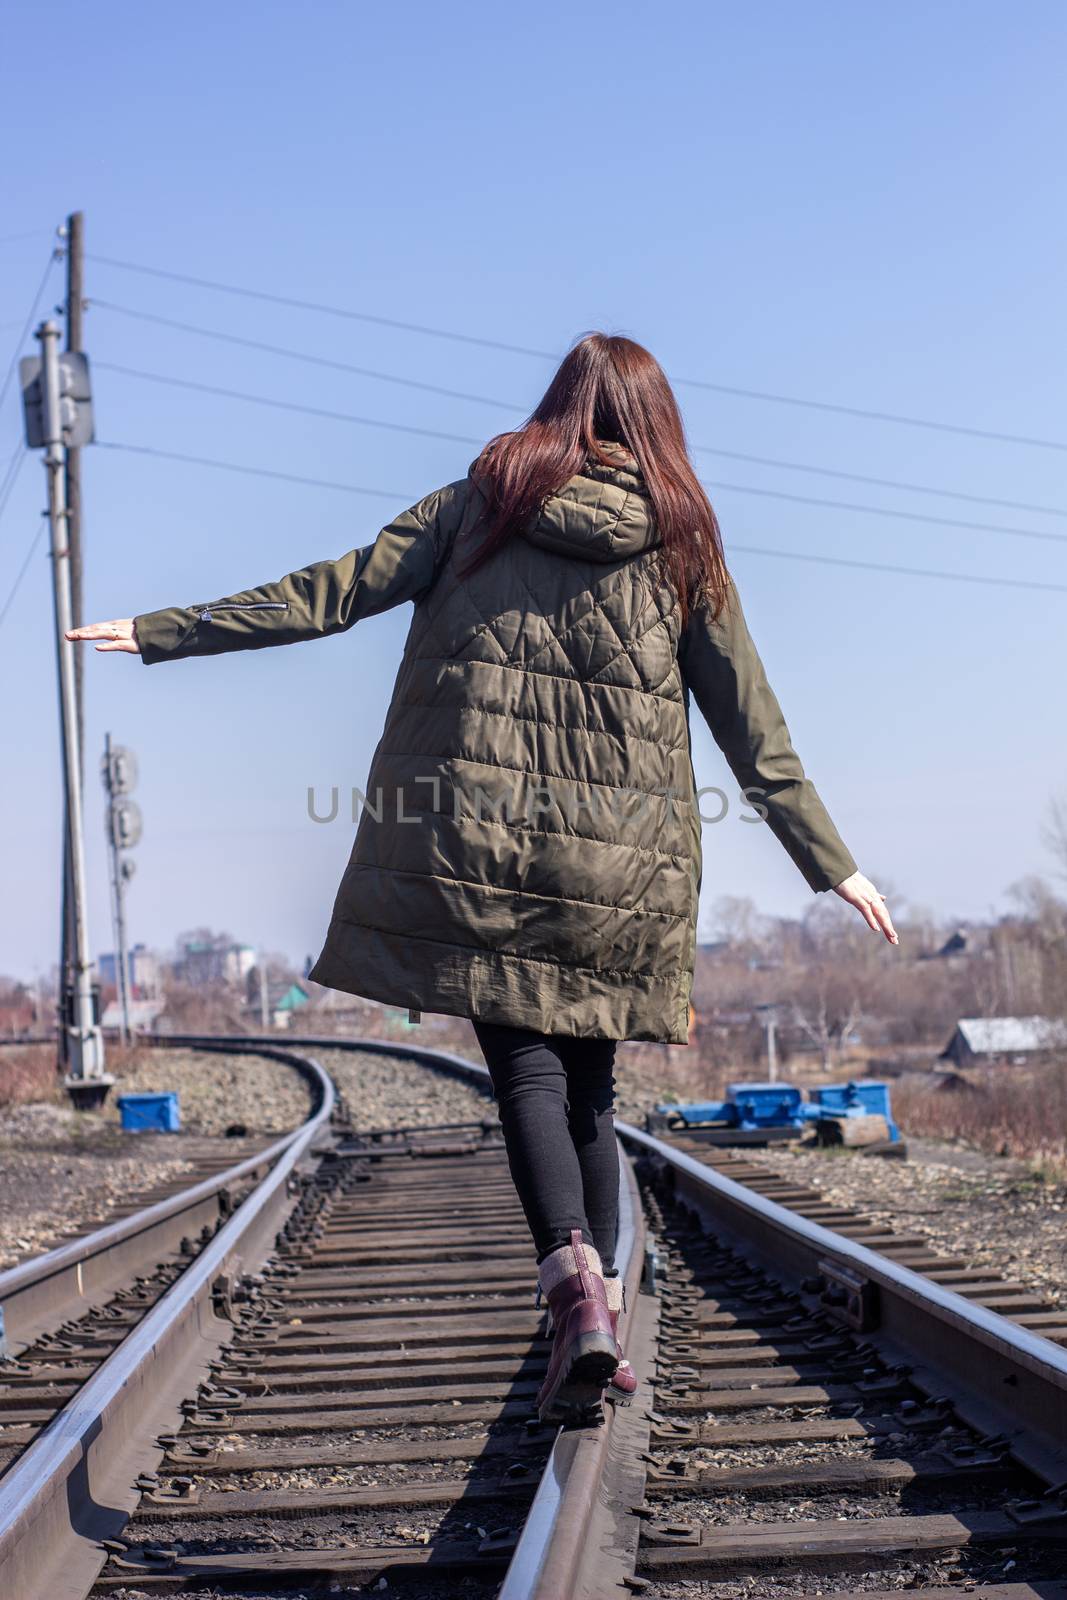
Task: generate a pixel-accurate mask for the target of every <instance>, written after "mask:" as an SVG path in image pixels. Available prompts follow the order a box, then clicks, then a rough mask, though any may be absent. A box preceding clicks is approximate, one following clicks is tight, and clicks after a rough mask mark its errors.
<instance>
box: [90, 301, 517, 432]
mask: <svg viewBox="0 0 1067 1600" xmlns="http://www.w3.org/2000/svg"><path fill="white" fill-rule="evenodd" d="M92 304H93V305H94V306H97V307H99V308H100V310H102V311H116V312H119V313H120V314H121V315H122V316H124V317H136V318H137V320H138V321H139V322H155V323H158V324H159V325H160V326H161V327H164V328H175V329H177V330H178V332H180V333H195V334H198V335H199V336H200V337H201V338H204V339H217V340H219V341H220V342H221V343H222V344H236V345H240V346H241V348H242V349H245V350H262V351H265V352H266V353H267V355H272V356H285V357H286V358H287V359H288V360H290V361H306V362H308V363H309V364H310V365H311V366H315V367H328V368H329V369H330V370H331V371H332V372H350V373H353V374H355V376H356V377H357V378H376V379H377V380H378V382H379V383H395V384H398V385H399V386H400V387H401V388H402V389H420V390H422V392H423V393H424V394H440V395H444V396H445V398H446V399H447V400H471V401H473V402H474V403H475V404H476V405H480V406H495V407H498V408H500V409H503V410H507V411H518V412H520V413H522V412H523V407H522V406H519V405H515V404H513V403H512V402H511V401H510V400H495V399H493V398H492V397H491V396H489V395H484V394H468V393H467V392H466V391H465V390H463V389H447V388H445V387H443V386H442V385H441V384H438V383H424V382H423V380H422V379H421V378H401V377H398V376H397V374H396V373H394V372H381V371H379V370H378V368H377V367H360V366H355V365H354V364H353V363H352V362H350V361H337V360H335V359H334V358H333V357H332V356H315V355H309V354H308V352H307V351H305V350H293V349H291V348H290V347H289V346H288V345H281V344H268V343H267V342H266V341H265V340H263V339H247V338H245V337H244V336H243V335H242V334H239V333H225V332H223V331H222V330H221V329H219V328H201V327H198V326H197V325H196V324H195V323H192V322H179V321H177V320H176V319H175V318H173V317H161V316H157V315H156V314H155V313H154V312H151V311H129V310H127V309H126V308H125V307H123V306H117V305H113V304H112V302H111V301H110V300H97V299H95V298H94V300H93V302H92Z"/></svg>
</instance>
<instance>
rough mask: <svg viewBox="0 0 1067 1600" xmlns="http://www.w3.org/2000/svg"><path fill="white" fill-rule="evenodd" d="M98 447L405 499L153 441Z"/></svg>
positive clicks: (99, 441)
mask: <svg viewBox="0 0 1067 1600" xmlns="http://www.w3.org/2000/svg"><path fill="white" fill-rule="evenodd" d="M95 447H96V448H97V449H102V450H122V451H124V452H125V453H126V454H127V455H137V456H158V457H159V458H160V459H161V460H163V461H180V462H183V463H184V464H185V465H186V466H193V467H216V468H218V469H219V471H221V472H240V473H243V474H244V475H245V476H247V477H250V478H275V479H279V480H280V481H281V482H283V483H299V484H302V485H303V486H304V487H305V488H311V489H337V490H339V491H340V492H341V493H342V494H367V495H375V496H378V497H379V498H381V499H383V500H403V499H404V498H405V495H404V491H403V490H396V489H364V488H361V487H360V486H359V485H358V484H354V483H336V482H334V481H333V480H332V479H330V478H308V477H305V476H303V474H301V473H297V472H281V471H278V470H277V469H276V468H274V467H246V466H242V465H241V464H240V463H239V462H237V461H216V460H215V459H214V458H213V457H211V456H193V455H187V454H185V453H184V452H183V451H179V450H159V449H157V448H156V446H155V445H150V444H120V443H119V442H118V441H117V440H114V439H97V440H96V441H95Z"/></svg>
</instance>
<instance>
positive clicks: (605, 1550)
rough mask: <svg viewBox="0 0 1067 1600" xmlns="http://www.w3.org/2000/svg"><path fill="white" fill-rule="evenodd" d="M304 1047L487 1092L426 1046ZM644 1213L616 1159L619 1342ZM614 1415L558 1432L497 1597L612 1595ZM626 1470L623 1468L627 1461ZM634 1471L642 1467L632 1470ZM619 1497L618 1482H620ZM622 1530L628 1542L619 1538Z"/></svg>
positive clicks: (479, 1077) (618, 1551)
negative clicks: (394, 1059)
mask: <svg viewBox="0 0 1067 1600" xmlns="http://www.w3.org/2000/svg"><path fill="white" fill-rule="evenodd" d="M292 1043H294V1044H299V1045H301V1046H302V1047H303V1048H314V1049H326V1048H331V1049H340V1050H346V1051H348V1050H351V1051H353V1052H355V1051H374V1052H376V1053H378V1054H382V1055H392V1056H398V1057H406V1058H408V1059H411V1060H416V1061H420V1062H422V1063H424V1064H425V1065H426V1066H430V1067H436V1068H438V1069H444V1070H445V1071H448V1072H451V1073H454V1074H455V1075H456V1076H457V1077H463V1078H467V1079H469V1080H471V1081H473V1082H475V1083H477V1084H479V1085H480V1086H481V1087H483V1088H486V1089H488V1087H489V1085H490V1078H489V1072H488V1069H487V1068H486V1067H484V1066H482V1065H481V1064H480V1063H478V1062H475V1061H470V1060H468V1059H467V1058H466V1057H465V1056H461V1055H457V1054H456V1053H455V1052H454V1051H451V1050H435V1049H432V1048H429V1047H427V1046H425V1045H418V1044H414V1043H411V1044H409V1043H408V1042H407V1041H406V1040H404V1041H399V1040H380V1039H344V1040H340V1039H320V1038H299V1039H296V1038H294V1039H293V1040H292ZM644 1241H645V1231H644V1217H643V1213H642V1209H641V1198H640V1195H639V1193H638V1189H637V1183H636V1180H635V1178H634V1176H633V1172H632V1169H631V1166H630V1163H629V1161H628V1160H627V1159H626V1158H625V1155H623V1159H622V1161H621V1163H620V1173H619V1228H618V1234H617V1244H616V1262H617V1264H618V1266H619V1270H620V1273H621V1275H622V1279H623V1284H624V1287H625V1309H624V1311H623V1313H622V1315H621V1317H620V1319H619V1331H620V1336H621V1339H622V1340H623V1341H625V1338H626V1335H627V1333H628V1330H629V1328H630V1326H631V1324H632V1322H633V1319H634V1313H635V1310H636V1307H637V1300H638V1294H639V1292H640V1285H641V1277H642V1273H643V1270H644V1250H645V1242H644ZM619 1431H620V1430H619V1427H618V1425H617V1413H616V1411H615V1408H614V1407H613V1406H610V1405H609V1406H607V1407H605V1418H604V1423H603V1425H602V1426H600V1427H598V1428H582V1429H574V1430H570V1429H560V1430H559V1432H557V1434H556V1438H555V1440H554V1442H553V1445H552V1450H551V1452H550V1454H549V1457H548V1461H547V1462H546V1464H545V1468H544V1471H543V1473H542V1475H541V1480H540V1483H539V1485H538V1489H537V1493H536V1494H535V1496H534V1500H533V1504H532V1505H531V1507H530V1511H529V1513H528V1515H527V1518H526V1521H525V1523H524V1525H523V1530H522V1533H521V1534H520V1536H519V1540H518V1543H517V1545H516V1547H515V1551H514V1554H513V1556H512V1559H511V1562H510V1564H509V1566H508V1570H507V1573H506V1574H505V1577H504V1582H503V1586H502V1588H501V1589H500V1591H499V1594H498V1597H497V1600H561V1597H562V1596H567V1600H594V1597H600V1596H605V1597H606V1596H614V1595H617V1594H618V1593H619V1592H620V1586H621V1584H622V1583H623V1581H624V1579H625V1578H627V1577H629V1576H631V1575H632V1573H633V1552H634V1550H635V1549H636V1524H634V1526H633V1527H631V1528H629V1529H628V1528H627V1524H629V1523H631V1522H632V1521H633V1518H632V1515H631V1507H630V1502H632V1501H640V1499H641V1498H642V1495H641V1492H640V1491H638V1492H636V1493H634V1492H632V1486H631V1485H630V1484H629V1483H627V1485H626V1489H627V1491H628V1492H627V1493H622V1492H619V1493H614V1492H613V1486H612V1483H611V1481H610V1480H611V1478H612V1474H613V1468H614V1467H615V1466H618V1465H621V1462H620V1461H619V1460H618V1459H617V1458H618V1457H622V1456H624V1455H628V1454H632V1452H630V1451H629V1450H628V1448H627V1446H625V1445H624V1446H622V1447H621V1449H619V1450H617V1451H616V1452H613V1450H612V1446H613V1444H614V1443H615V1435H616V1433H617V1432H619ZM627 1465H628V1466H629V1467H630V1469H631V1471H632V1463H627ZM641 1472H642V1475H643V1468H642V1469H641ZM619 1488H620V1491H621V1488H622V1486H621V1485H620V1486H619ZM628 1534H629V1537H628Z"/></svg>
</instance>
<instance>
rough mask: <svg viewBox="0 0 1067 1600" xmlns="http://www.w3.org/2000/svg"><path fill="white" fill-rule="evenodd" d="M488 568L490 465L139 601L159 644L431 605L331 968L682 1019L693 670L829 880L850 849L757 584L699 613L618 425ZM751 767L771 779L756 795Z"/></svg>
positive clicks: (385, 752) (604, 1021)
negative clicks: (748, 614)
mask: <svg viewBox="0 0 1067 1600" xmlns="http://www.w3.org/2000/svg"><path fill="white" fill-rule="evenodd" d="M605 450H606V452H607V453H608V454H609V455H610V457H611V465H605V464H604V463H602V462H599V461H597V460H596V459H594V458H591V459H590V460H589V461H588V462H587V464H586V466H585V467H584V469H583V471H582V472H581V473H580V474H579V475H578V476H577V477H575V478H573V479H572V480H571V481H570V482H569V483H568V484H566V485H565V486H564V487H563V488H562V489H561V490H560V492H559V493H558V494H556V495H553V496H551V497H550V498H549V499H548V500H547V501H546V502H545V505H544V507H543V509H542V510H541V512H540V514H539V515H538V516H536V517H535V518H534V519H533V520H532V522H531V524H530V525H529V527H528V528H527V529H526V530H525V531H524V533H522V534H521V535H517V536H515V537H513V538H512V539H511V540H509V541H508V542H507V543H506V544H505V545H504V546H503V548H502V549H500V550H498V551H497V552H496V553H495V554H494V555H493V556H492V557H491V558H490V560H489V561H487V562H486V563H485V564H484V565H483V566H482V567H481V568H479V569H478V570H477V571H476V572H474V573H473V574H472V575H471V576H470V577H469V578H465V579H464V578H461V577H460V576H459V575H458V573H457V571H456V567H457V563H458V562H459V561H460V559H461V558H462V557H465V556H466V555H468V554H469V553H470V550H471V548H472V545H471V541H474V543H475V544H477V542H478V540H479V539H480V537H481V533H482V529H481V528H480V526H479V524H480V521H481V517H482V514H483V512H484V507H485V502H484V499H483V497H482V495H481V493H480V491H479V489H478V488H477V486H476V484H475V482H474V480H473V479H472V478H471V477H469V476H468V477H467V478H464V479H462V480H460V481H459V482H456V483H452V484H449V485H448V486H447V487H446V488H443V489H439V490H437V491H436V492H435V493H434V494H431V495H429V496H427V498H426V499H424V500H421V501H420V502H419V503H418V505H416V506H413V507H412V508H411V510H409V511H406V512H404V513H403V515H402V516H399V517H398V518H397V519H396V521H394V522H392V523H390V524H389V525H388V526H387V527H386V528H384V529H383V530H382V531H381V533H380V534H379V535H378V537H377V539H375V540H374V542H373V543H371V544H368V545H366V546H364V547H363V548H361V549H356V550H352V551H350V552H349V553H348V554H347V555H345V556H342V557H341V558H340V559H339V560H337V561H321V562H317V563H316V564H315V565H313V566H309V567H304V568H302V569H301V570H300V571H298V572H292V573H290V574H289V575H288V576H287V577H285V578H282V579H280V580H279V581H278V582H277V583H268V584H264V585H263V586H262V587H261V588H257V589H249V590H246V591H244V592H243V593H241V594H237V595H231V596H229V597H227V598H226V599H224V600H216V601H210V602H201V603H199V604H197V605H194V606H189V607H177V608H168V609H166V610H162V611H154V612H150V613H147V614H145V615H142V616H139V617H137V618H136V630H137V639H138V643H139V646H140V650H141V656H142V659H143V660H144V661H145V663H147V664H151V663H154V662H158V661H174V660H179V659H181V658H182V657H184V656H193V655H215V654H220V653H222V652H225V651H230V650H249V649H258V648H261V647H263V646H267V645H278V644H293V643H296V642H297V641H299V640H304V639H319V638H325V637H326V636H327V635H330V634H334V633H340V632H343V631H344V630H345V629H346V628H350V627H351V626H352V625H353V623H355V622H358V621H359V619H360V618H361V617H367V616H373V615H374V614H375V613H377V612H380V611H385V610H388V609H389V607H391V606H396V605H399V604H400V603H401V602H403V601H406V600H411V601H413V602H414V614H413V616H412V619H411V627H410V630H409V633H408V638H407V643H406V645H405V648H404V654H403V659H402V660H401V663H400V669H399V672H398V673H397V677H396V683H395V685H394V688H393V695H392V701H391V704H390V707H389V712H388V716H387V718H386V723H385V729H384V732H383V734H382V737H381V740H380V742H379V744H378V747H377V749H376V751H375V754H374V758H373V762H372V765H371V770H370V773H369V777H368V781H367V784H366V797H367V804H366V806H365V807H364V809H363V812H362V815H361V817H360V821H359V826H358V829H357V832H356V838H355V843H354V846H353V849H352V854H351V858H350V860H349V863H348V867H347V869H346V871H345V873H344V877H343V878H342V881H341V885H340V888H339V889H338V892H337V897H336V901H335V904H334V908H333V916H332V919H331V921H330V926H329V931H328V933H327V936H326V943H325V947H324V949H323V951H322V954H321V955H320V956H319V959H318V961H317V962H316V964H315V966H314V967H313V968H312V970H311V974H310V976H311V977H312V978H313V979H314V980H315V981H316V982H318V983H321V984H325V985H327V986H328V987H330V988H334V989H342V990H347V991H348V992H349V993H352V994H357V995H363V996H366V997H367V998H370V999H374V1000H381V1001H386V1002H389V1003H391V1004H393V1005H398V1006H406V1007H409V1008H411V1009H413V1010H418V1011H430V1012H447V1013H451V1014H454V1015H460V1016H468V1017H477V1018H480V1019H482V1020H484V1021H488V1022H503V1023H510V1024H512V1025H513V1026H517V1027H528V1028H535V1029H537V1030H539V1031H541V1032H546V1033H558V1034H567V1035H584V1036H587V1037H596V1038H613V1039H653V1040H664V1041H669V1042H671V1043H675V1044H684V1043H685V1042H686V1039H687V1036H688V1022H689V1002H690V993H691V989H692V979H693V960H694V952H695V946H696V917H697V899H698V892H699V888H700V882H701V872H702V867H701V838H700V819H699V816H698V813H697V797H696V794H695V786H694V777H693V766H692V757H691V749H690V736H689V703H690V695H692V698H693V699H695V701H696V703H697V705H698V706H699V708H700V711H701V712H702V713H703V715H704V717H705V718H706V719H707V722H708V724H709V726H710V728H711V731H712V733H713V735H714V737H715V739H716V740H717V742H718V743H719V745H720V746H721V748H722V749H723V751H724V752H725V755H726V757H727V760H728V761H729V764H730V766H731V769H732V771H733V773H734V775H735V777H736V779H737V781H738V783H739V785H740V787H741V789H742V790H747V791H749V794H750V797H751V799H752V801H753V802H754V804H756V805H759V806H762V807H763V809H764V810H765V813H766V820H767V822H768V823H769V825H770V827H771V828H772V829H773V831H774V833H775V834H776V835H777V837H778V838H779V839H780V841H781V842H782V844H783V845H784V846H785V848H786V850H787V851H788V852H789V854H790V856H791V857H792V859H793V860H794V861H795V863H796V865H797V866H798V867H799V869H800V871H801V872H802V873H803V875H804V877H805V878H806V880H807V882H808V883H809V885H810V886H811V888H812V889H814V890H823V889H829V888H832V887H834V886H836V885H837V884H838V883H840V882H841V881H842V880H843V879H844V878H846V877H847V876H848V875H849V874H850V873H851V872H853V871H854V870H855V862H854V861H853V859H852V857H851V856H850V855H849V853H848V851H847V850H846V848H845V846H844V844H843V843H842V841H841V839H840V837H839V835H838V833H837V830H836V829H835V827H834V825H833V823H832V822H831V820H830V817H829V816H828V814H827V812H826V810H825V808H824V806H823V804H822V802H821V800H820V799H819V797H818V795H817V793H816V791H815V789H814V788H813V786H812V784H811V783H810V781H809V780H808V779H807V778H806V777H805V775H804V771H803V768H802V766H801V764H800V761H799V759H798V758H797V756H796V754H795V752H794V750H793V747H792V744H791V742H790V738H789V733H788V730H787V728H786V725H785V722H784V720H783V717H782V713H781V710H780V708H779V705H778V702H777V700H776V699H775V696H774V694H773V692H772V690H771V688H770V686H769V684H768V683H767V679H766V676H765V674H764V670H763V666H762V664H761V662H760V659H759V656H758V654H757V652H756V649H755V647H754V645H753V643H752V640H751V638H750V636H749V633H748V630H747V627H746V625H745V619H744V615H743V613H742V610H741V607H740V603H739V601H738V599H737V596H736V592H733V593H732V594H731V599H730V604H729V606H728V608H727V609H726V611H724V612H723V613H722V615H721V616H720V617H719V618H717V619H716V618H714V617H713V616H712V615H711V611H710V608H709V607H708V605H707V604H706V603H703V602H701V603H700V604H698V605H697V606H695V607H694V609H693V610H692V612H691V614H690V618H689V622H688V625H687V627H686V628H685V630H684V632H683V631H682V630H681V627H680V609H679V606H678V603H677V598H676V595H675V594H674V591H673V590H672V589H671V587H670V585H669V583H668V582H667V581H666V580H665V578H664V577H663V575H662V573H661V570H660V563H659V558H658V555H657V550H658V539H657V536H656V530H655V526H654V523H653V520H652V517H651V515H650V505H649V501H648V498H647V495H646V493H645V491H644V486H643V481H642V478H641V476H640V472H639V470H638V467H637V464H636V462H635V461H634V459H633V457H632V456H630V455H629V454H628V453H627V452H626V451H625V450H624V449H623V448H622V447H621V446H618V445H608V446H605ZM753 790H757V791H760V792H759V793H758V794H752V791H753Z"/></svg>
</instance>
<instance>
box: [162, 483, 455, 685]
mask: <svg viewBox="0 0 1067 1600" xmlns="http://www.w3.org/2000/svg"><path fill="white" fill-rule="evenodd" d="M465 486H466V480H463V481H461V482H459V483H452V484H448V485H447V486H446V487H445V488H443V489H437V490H435V492H434V493H433V494H431V495H427V496H426V498H425V499H423V500H420V501H419V502H418V504H417V505H414V506H412V507H411V508H410V509H409V510H407V511H405V512H403V513H402V514H401V515H400V516H399V517H397V518H396V519H395V520H394V521H393V522H390V523H388V524H387V525H386V526H385V527H384V528H383V529H382V530H381V532H380V533H379V534H378V536H377V538H376V539H374V540H373V542H372V543H371V544H367V545H364V546H363V547H362V548H359V549H355V550H350V551H349V552H348V554H347V555H343V556H340V557H339V558H338V559H337V560H335V561H316V562H314V563H313V564H312V565H311V566H307V567H301V568H300V569H299V570H298V571H296V572H290V573H288V574H287V576H286V577H284V578H279V579H278V581H277V582H276V583H264V584H261V585H260V586H259V587H258V588H256V589H242V590H241V592H240V593H239V594H232V595H227V596H226V597H225V599H222V600H205V601H198V602H197V603H196V604H195V605H191V606H167V607H164V608H163V609H162V610H160V611H147V612H143V613H142V614H141V615H140V616H137V617H135V618H134V626H135V632H136V639H137V644H138V648H139V649H140V652H141V660H142V661H143V662H144V664H145V665H146V666H151V665H153V664H154V663H155V662H157V661H181V660H183V659H184V658H185V657H186V656H215V655H222V654H224V653H225V652H227V651H230V650H261V649H264V648H265V647H266V646H268V645H278V644H298V643H300V642H301V641H302V640H305V639H325V638H328V637H329V636H330V635H331V634H334V633H344V631H345V630H346V629H347V628H351V627H352V625H353V624H354V623H356V622H358V621H359V620H360V619H361V618H362V617H372V616H376V615H377V614H378V613H379V612H380V611H388V610H389V609H390V608H391V607H392V606H398V605H401V604H402V603H403V602H404V601H405V600H417V599H419V598H420V597H421V596H422V595H424V594H425V593H426V592H427V591H428V590H429V589H430V588H431V587H432V585H433V583H434V580H435V578H436V577H437V573H438V571H439V569H440V566H441V563H442V561H443V559H444V556H445V553H446V551H447V549H448V545H449V542H450V539H451V537H452V535H453V534H454V533H455V530H456V527H457V525H458V522H459V518H460V516H461V514H462V508H463V500H464V490H465Z"/></svg>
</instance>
